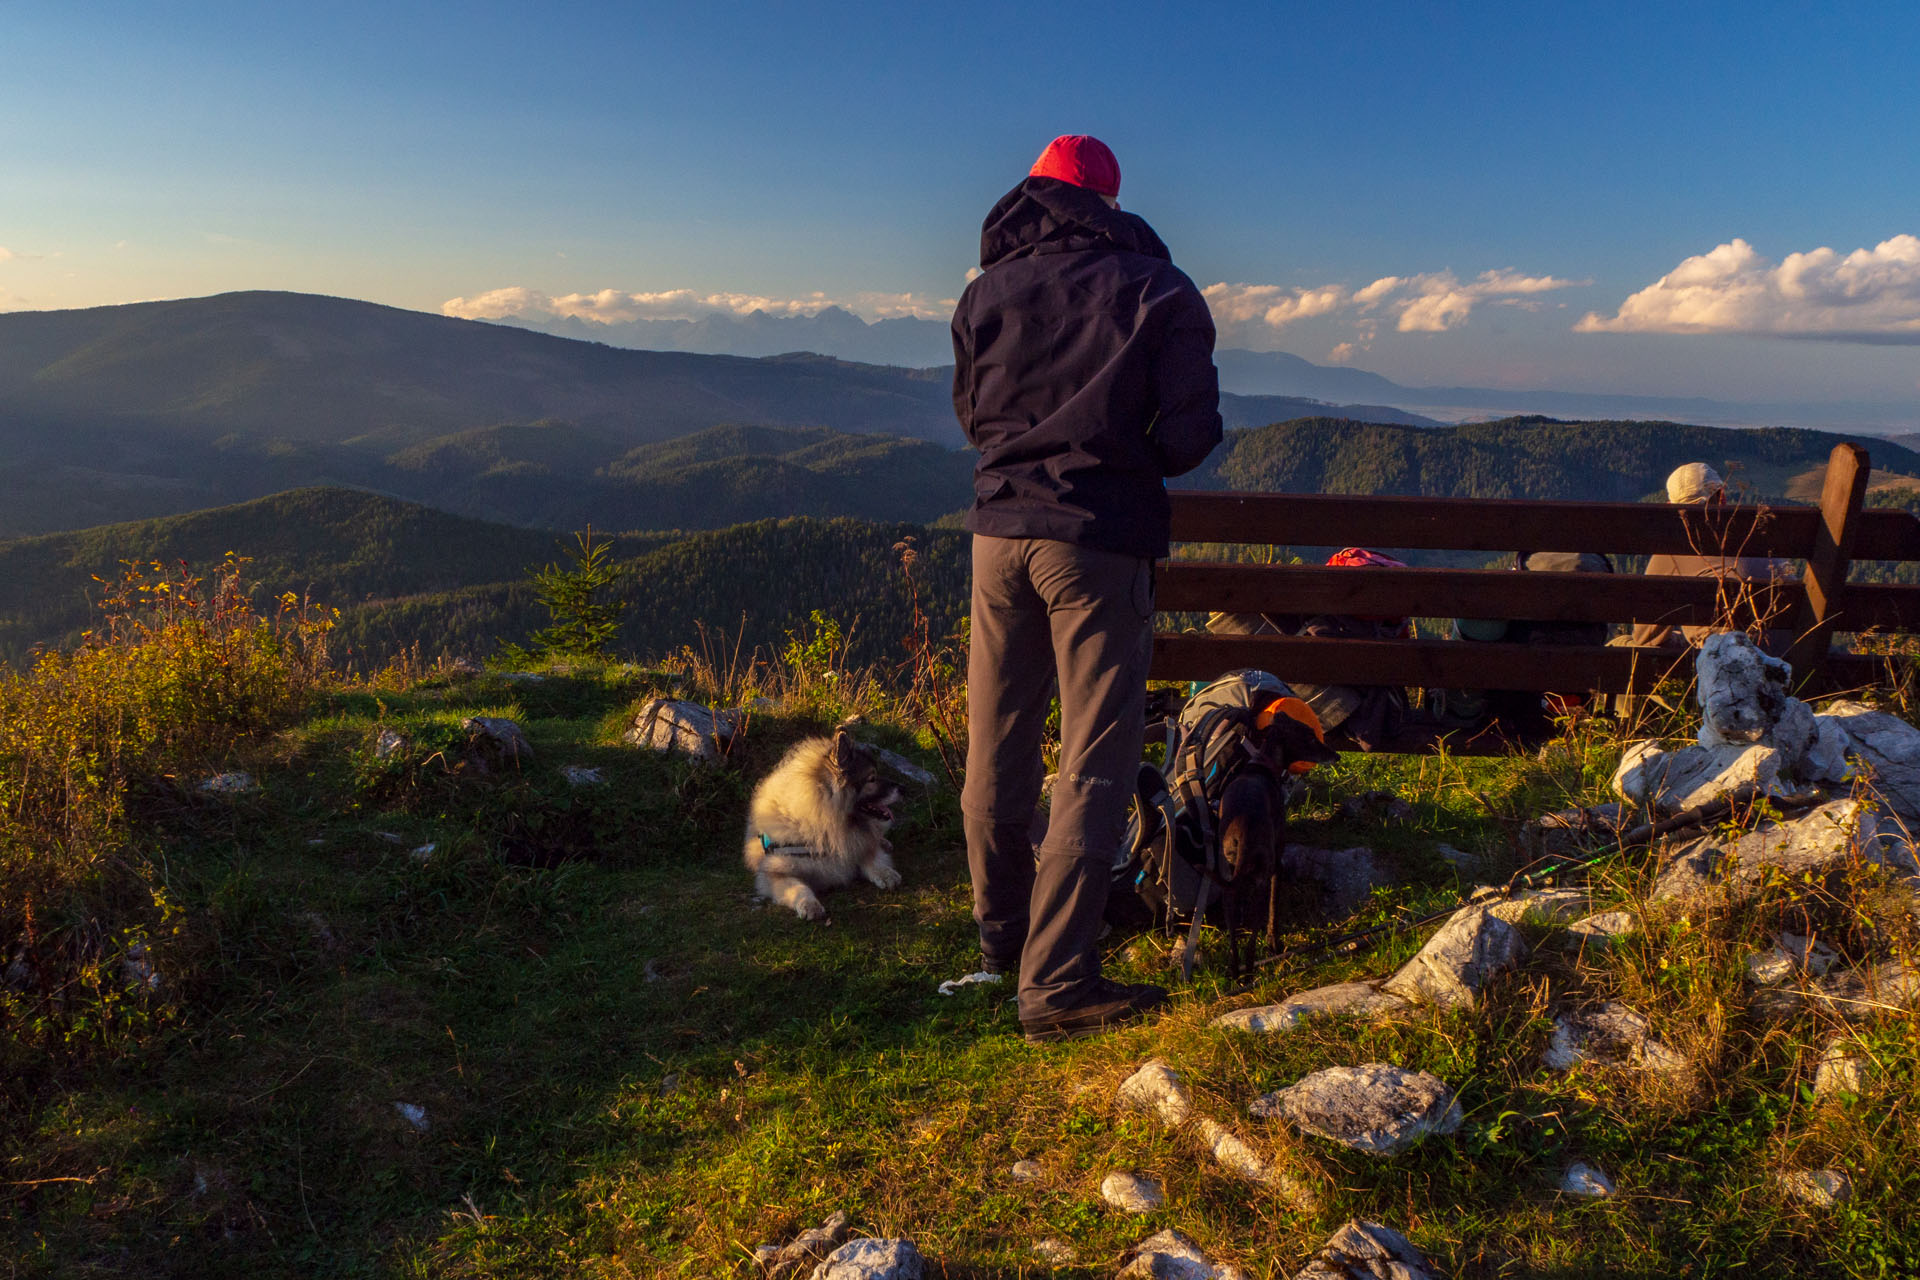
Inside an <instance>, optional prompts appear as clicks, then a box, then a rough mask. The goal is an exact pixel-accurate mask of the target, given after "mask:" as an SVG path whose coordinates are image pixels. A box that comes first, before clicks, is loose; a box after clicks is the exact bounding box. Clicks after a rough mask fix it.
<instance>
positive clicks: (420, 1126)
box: [393, 1102, 433, 1133]
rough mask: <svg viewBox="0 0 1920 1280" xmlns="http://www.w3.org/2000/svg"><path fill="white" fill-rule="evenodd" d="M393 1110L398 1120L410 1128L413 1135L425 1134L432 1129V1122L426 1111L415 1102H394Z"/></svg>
mask: <svg viewBox="0 0 1920 1280" xmlns="http://www.w3.org/2000/svg"><path fill="white" fill-rule="evenodd" d="M393 1109H394V1110H395V1111H397V1112H399V1113H400V1118H401V1119H402V1120H405V1121H406V1122H407V1124H408V1125H410V1126H412V1128H413V1131H414V1132H415V1133H426V1132H427V1131H428V1130H430V1129H432V1128H433V1121H432V1120H431V1119H429V1118H428V1116H427V1109H426V1108H425V1107H423V1106H421V1105H420V1104H419V1103H417V1102H396V1103H394V1104H393Z"/></svg>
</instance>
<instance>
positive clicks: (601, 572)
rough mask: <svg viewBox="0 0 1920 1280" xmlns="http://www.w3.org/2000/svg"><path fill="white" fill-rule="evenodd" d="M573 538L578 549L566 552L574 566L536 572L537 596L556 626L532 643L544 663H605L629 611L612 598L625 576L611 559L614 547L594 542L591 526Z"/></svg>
mask: <svg viewBox="0 0 1920 1280" xmlns="http://www.w3.org/2000/svg"><path fill="white" fill-rule="evenodd" d="M573 539H574V544H575V545H574V546H572V547H568V548H564V549H563V550H564V553H565V555H566V557H567V559H568V561H570V562H571V563H570V564H568V565H564V566H563V565H558V564H550V565H548V566H547V567H546V568H544V569H540V570H536V571H535V572H534V575H533V585H534V592H535V594H536V595H537V596H538V598H539V600H540V603H541V604H542V605H544V606H545V607H546V610H547V613H548V614H549V615H550V616H551V617H552V619H553V622H552V624H551V625H550V626H546V627H542V628H541V629H540V630H538V631H536V632H534V633H533V635H532V637H531V638H530V640H529V641H528V643H529V644H530V645H531V646H532V649H533V652H534V653H536V654H538V655H540V656H541V657H544V658H603V657H605V656H606V654H607V650H608V649H609V648H610V647H611V646H612V644H613V638H614V636H615V635H616V634H617V633H618V632H619V630H620V615H621V614H622V613H624V612H625V611H626V607H627V606H626V602H625V601H624V600H621V599H618V598H617V597H614V596H612V595H611V594H610V589H611V588H612V587H613V586H614V584H615V583H617V582H618V581H619V580H620V578H621V576H622V572H623V571H622V570H621V568H620V566H618V565H616V564H613V563H611V561H610V559H609V557H610V556H611V555H612V554H613V544H612V543H611V542H608V541H607V540H605V539H604V538H603V539H601V540H599V541H595V539H594V536H593V526H592V525H588V526H587V527H586V530H585V532H583V533H576V534H574V535H573Z"/></svg>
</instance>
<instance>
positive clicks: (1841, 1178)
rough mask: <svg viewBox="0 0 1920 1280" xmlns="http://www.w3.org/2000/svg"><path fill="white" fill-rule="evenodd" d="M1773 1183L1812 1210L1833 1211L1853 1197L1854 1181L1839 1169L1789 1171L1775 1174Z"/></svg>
mask: <svg viewBox="0 0 1920 1280" xmlns="http://www.w3.org/2000/svg"><path fill="white" fill-rule="evenodd" d="M1773 1182H1774V1185H1775V1186H1777V1187H1779V1188H1780V1190H1781V1191H1782V1192H1783V1193H1785V1194H1786V1195H1787V1196H1789V1197H1791V1198H1792V1199H1795V1200H1798V1201H1799V1202H1800V1203H1801V1204H1804V1205H1806V1206H1807V1207H1808V1208H1811V1209H1831V1208H1833V1206H1835V1205H1837V1204H1839V1203H1840V1202H1841V1201H1842V1200H1846V1199H1849V1198H1850V1197H1851V1196H1852V1195H1853V1179H1851V1178H1849V1177H1848V1176H1847V1175H1846V1174H1844V1173H1842V1172H1840V1171H1839V1170H1838V1169H1789V1170H1786V1171H1785V1172H1783V1173H1778V1174H1775V1175H1774V1179H1773Z"/></svg>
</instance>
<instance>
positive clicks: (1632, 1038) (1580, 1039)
mask: <svg viewBox="0 0 1920 1280" xmlns="http://www.w3.org/2000/svg"><path fill="white" fill-rule="evenodd" d="M1541 1059H1542V1061H1544V1062H1545V1063H1546V1064H1547V1066H1549V1067H1551V1068H1552V1069H1554V1070H1555V1071H1571V1070H1573V1068H1575V1067H1577V1066H1580V1065H1582V1064H1588V1063H1591V1064H1594V1065H1598V1066H1633V1067H1639V1068H1641V1069H1643V1070H1647V1071H1658V1072H1660V1073H1662V1074H1664V1075H1671V1076H1679V1075H1683V1074H1685V1073H1686V1072H1687V1070H1688V1069H1689V1065H1690V1064H1689V1063H1688V1062H1687V1060H1686V1058H1685V1057H1683V1056H1681V1055H1680V1054H1679V1053H1676V1052H1675V1051H1674V1050H1672V1049H1670V1048H1668V1047H1667V1046H1666V1045H1665V1044H1662V1043H1661V1042H1660V1041H1658V1040H1656V1039H1654V1038H1653V1035H1652V1028H1651V1027H1650V1026H1649V1025H1648V1023H1647V1020H1646V1019H1645V1018H1644V1017H1642V1016H1641V1015H1640V1014H1638V1013H1636V1012H1635V1011H1634V1010H1632V1009H1629V1008H1628V1007H1627V1006H1626V1005H1624V1004H1621V1003H1619V1002H1618V1001H1609V1002H1607V1003H1606V1004H1603V1005H1599V1006H1597V1007H1595V1008H1591V1009H1584V1010H1581V1011H1579V1012H1573V1013H1563V1014H1561V1015H1560V1016H1559V1017H1558V1018H1555V1019H1554V1023H1553V1035H1552V1037H1551V1039H1549V1041H1548V1042H1547V1048H1546V1051H1545V1052H1544V1053H1542V1054H1541Z"/></svg>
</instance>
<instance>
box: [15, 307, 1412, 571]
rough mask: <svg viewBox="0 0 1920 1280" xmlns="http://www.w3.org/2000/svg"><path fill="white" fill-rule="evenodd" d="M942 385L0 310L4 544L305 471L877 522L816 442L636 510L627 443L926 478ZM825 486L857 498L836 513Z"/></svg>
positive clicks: (254, 316)
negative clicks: (739, 503) (831, 477)
mask: <svg viewBox="0 0 1920 1280" xmlns="http://www.w3.org/2000/svg"><path fill="white" fill-rule="evenodd" d="M949 379H950V372H949V371H948V370H946V369H903V368H894V367H889V366H882V365H867V364H856V363H852V362H849V361H844V360H836V359H832V358H829V357H825V356H818V355H810V354H805V353H801V354H789V355H781V356H773V357H765V358H754V359H749V358H744V357H738V356H714V355H690V354H681V353H674V352H658V351H629V350H623V349H620V348H615V347H609V346H604V345H599V344H595V343H589V342H581V341H577V340H574V339H568V338H559V337H552V336H548V335H543V334H536V333H530V332H527V331H525V330H522V329H516V328H511V327H507V326H502V325H493V324H484V323H480V322H476V321H470V320H458V319H452V318H449V317H445V316H432V315H426V314H423V313H420V312H414V311H404V310H399V309H397V308H393V307H383V306H377V305H374V304H372V303H365V302H355V301H351V300H347V299H341V298H325V297H317V296H313V295H306V294H290V293H237V294H223V295H220V296H217V297H212V298H195V299H187V300H183V301H178V302H152V303H136V304H132V305H128V306H122V307H95V308H89V309H85V310H79V311H48V312H13V313H9V314H4V315H0V536H4V535H7V534H25V533H38V532H50V531H54V530H58V529H72V528H82V527H86V526H89V525H95V524H101V523H106V522H110V521H116V520H126V519H132V518H139V517H150V516H160V515H168V514H175V513H179V512H185V511H193V510H197V509H200V508H202V507H209V506H217V505H221V504H225V503H232V502H238V501H243V500H246V499H249V498H255V497H260V496H264V495H266V494H270V493H275V492H279V491H281V490H284V489H289V488H294V487H298V486H302V485H312V484H352V485H359V486H363V487H368V488H374V489H379V490H382V491H385V492H390V493H393V494H396V495H399V496H404V497H408V498H413V499H417V500H419V501H423V502H428V503H431V504H433V505H437V506H442V507H445V508H446V509H448V510H453V511H460V512H465V513H468V514H473V515H479V516H484V517H485V518H488V519H497V520H507V521H511V522H515V523H527V524H544V525H550V524H562V525H564V524H569V523H574V522H578V521H580V520H581V516H580V514H579V513H580V512H581V511H587V510H594V509H600V510H607V509H609V504H611V507H612V508H613V509H615V510H617V511H618V513H619V514H618V519H619V522H620V524H621V526H622V527H630V528H641V527H647V528H653V527H673V526H685V527H714V526H715V525H716V524H718V523H731V522H732V521H733V520H736V519H746V518H754V517H758V516H763V515H764V516H781V515H798V514H821V515H825V514H859V515H864V516H867V517H869V518H874V519H888V518H893V513H894V511H895V510H896V508H897V506H898V502H897V501H896V495H894V494H891V493H889V492H888V491H887V490H886V489H885V488H884V487H876V486H872V485H870V484H868V483H867V482H866V478H863V473H860V472H859V471H858V469H857V468H856V469H855V470H854V471H853V472H848V473H845V474H844V475H843V476H842V479H841V480H840V481H838V482H835V483H838V484H839V485H840V486H841V487H840V488H838V489H836V488H834V486H833V484H830V483H827V482H825V481H822V480H820V479H819V478H818V477H819V474H820V466H819V464H820V462H821V459H820V458H818V457H817V456H810V457H809V458H808V459H806V460H802V461H800V462H798V463H797V464H796V465H797V466H798V468H799V469H798V470H796V469H795V467H794V466H783V467H778V468H773V469H772V472H771V473H769V474H765V475H762V476H760V477H759V478H758V479H757V480H756V481H755V483H754V484H752V485H749V484H748V483H747V478H746V477H744V476H741V475H732V474H727V469H726V468H725V467H724V466H718V465H716V466H715V467H713V468H712V469H711V474H710V475H709V477H708V481H709V482H710V484H711V485H712V486H713V489H714V492H715V495H716V498H715V503H714V504H711V505H713V506H714V507H715V509H724V510H725V511H726V512H727V513H728V515H729V519H727V520H717V519H715V518H714V517H713V516H712V514H711V512H708V513H707V514H704V515H703V514H699V512H700V511H701V510H702V508H701V506H700V504H698V503H694V504H693V505H692V507H691V508H689V507H688V506H687V505H686V504H682V505H680V506H674V505H673V504H672V503H666V505H663V506H662V507H661V508H660V509H659V510H658V511H657V512H654V513H653V514H648V508H647V504H648V502H650V501H652V500H653V499H652V498H651V497H649V496H648V495H649V493H653V494H656V495H657V494H658V492H659V491H658V486H657V485H656V486H654V488H653V489H651V490H649V489H648V486H649V485H651V484H653V481H652V479H651V478H650V477H649V476H648V475H647V474H646V468H647V463H646V457H647V456H648V455H646V454H644V453H642V454H640V455H638V456H636V457H635V458H632V459H628V458H627V454H628V453H629V452H630V451H632V450H636V449H640V450H644V448H645V447H646V446H648V445H654V444H659V443H661V442H664V441H668V440H672V439H675V438H678V437H682V436H686V435H689V434H692V433H695V432H700V431H705V430H708V429H710V428H714V427H717V426H722V425H731V426H738V427H744V428H764V427H787V428H825V429H829V430H831V431H833V432H837V433H841V434H845V435H862V434H875V433H884V434H886V435H889V436H893V437H904V438H905V439H907V440H918V441H921V442H923V443H924V446H925V447H924V448H923V449H922V450H920V451H919V452H918V453H914V454H912V456H913V457H914V458H915V459H917V461H916V462H914V463H913V464H912V465H913V466H914V467H919V468H920V474H924V473H926V472H927V471H928V470H929V469H931V470H932V471H939V472H941V473H942V474H946V473H949V472H953V473H957V472H958V471H959V470H961V469H963V463H962V455H958V454H955V455H954V456H953V457H952V458H950V459H947V460H945V461H935V460H934V457H935V453H937V452H945V453H952V452H953V451H954V450H955V449H957V448H958V447H959V446H960V445H961V444H962V440H961V436H960V431H959V426H958V424H957V423H956V421H955V419H954V416H953V407H952V402H951V398H950V391H949ZM1222 412H1223V416H1224V417H1225V418H1226V420H1227V422H1228V425H1230V426H1235V427H1248V426H1259V425H1264V424H1266V423H1269V422H1275V421H1280V420H1283V419H1287V418H1293V417H1299V416H1303V415H1312V414H1329V413H1337V414H1339V415H1341V416H1345V417H1349V418H1353V419H1358V420H1369V421H1381V422H1397V423H1406V424H1413V425H1420V424H1434V425H1437V423H1434V420H1432V419H1426V418H1422V417H1420V416H1419V415H1414V414H1408V413H1405V412H1403V411H1401V410H1398V409H1393V408H1388V407H1384V406H1368V405H1344V406H1342V405H1328V404H1325V403H1322V402H1320V401H1317V400H1309V399H1299V398H1286V397H1272V396H1250V397H1227V398H1226V400H1225V402H1224V403H1223V406H1222ZM475 432H480V433H481V434H480V435H477V436H476V435H474V434H473V433H475ZM488 433H491V434H488ZM756 438H758V439H764V437H756ZM509 440H511V441H513V442H514V443H511V444H507V443H503V442H504V441H509ZM836 447H837V446H836ZM865 447H866V448H868V450H869V452H872V451H873V450H876V449H877V450H881V451H883V452H884V451H887V450H892V451H894V452H900V451H901V450H903V449H904V448H905V446H904V445H903V444H902V443H900V442H898V441H896V442H895V443H894V444H891V445H886V446H879V445H869V446H865ZM526 450H531V451H532V452H531V453H526V452H525V451H526ZM503 451H504V452H503ZM905 456H906V455H905V454H902V458H903V459H904V457H905ZM483 460H484V461H486V465H484V466H482V465H480V463H481V461H483ZM708 461H709V462H713V461H715V460H714V459H708ZM616 464H618V465H616ZM602 467H608V468H611V470H609V472H608V473H607V474H605V475H600V474H598V471H599V468H602ZM503 468H512V469H515V470H513V473H512V474H510V475H508V474H504V473H503V470H502V469H503ZM911 469H912V468H911V467H910V468H909V470H911ZM803 471H810V472H811V473H812V474H811V475H809V474H803ZM868 478H870V477H868ZM848 485H851V486H853V487H854V488H853V490H852V491H849V490H848V489H847V486H848ZM744 489H757V491H758V492H759V493H761V494H763V495H764V496H765V497H766V499H767V501H768V502H769V503H770V504H771V505H768V506H763V507H761V508H760V509H756V510H753V511H751V512H750V513H748V514H744V515H741V514H733V510H734V509H733V507H732V506H730V505H729V503H731V501H732V499H731V498H730V497H729V496H728V495H729V494H739V493H741V492H743V490H744ZM962 497H964V493H963V494H962ZM843 499H845V500H848V501H851V502H852V505H850V506H846V507H842V508H836V507H835V506H834V504H835V503H836V502H840V501H842V500H843ZM662 501H663V502H665V501H666V500H665V499H664V498H663V499H662ZM913 501H915V502H917V499H913ZM889 504H893V505H889ZM689 510H691V511H692V512H693V514H688V512H689ZM602 522H603V523H606V522H607V521H606V519H605V518H602Z"/></svg>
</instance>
